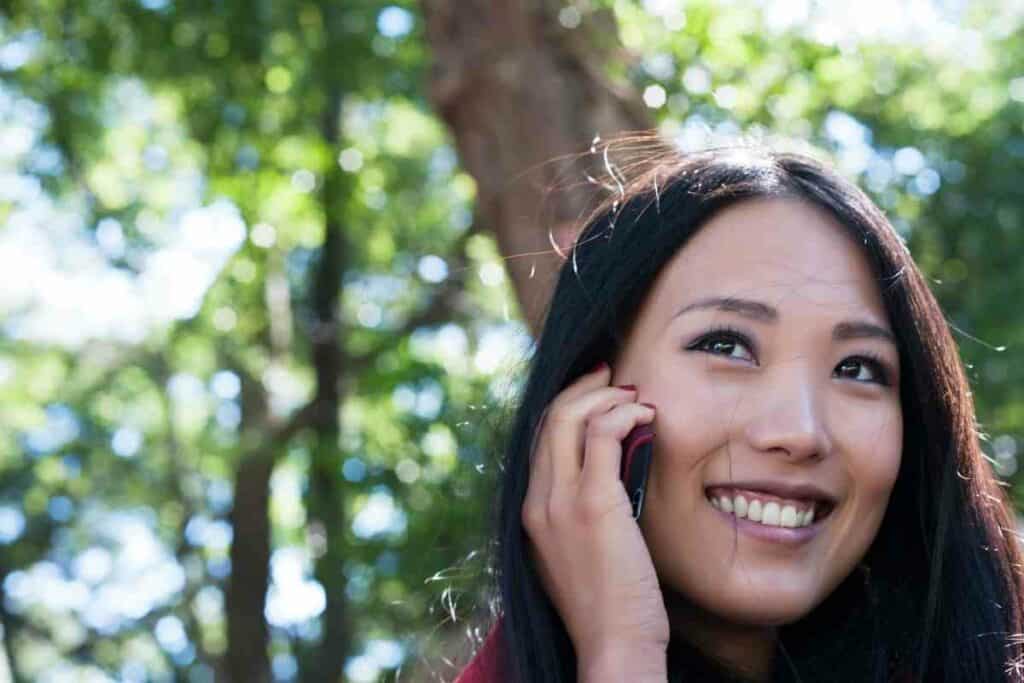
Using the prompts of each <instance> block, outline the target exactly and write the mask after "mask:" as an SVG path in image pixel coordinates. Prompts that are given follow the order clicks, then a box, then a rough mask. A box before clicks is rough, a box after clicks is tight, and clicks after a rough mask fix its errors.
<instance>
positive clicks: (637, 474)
mask: <svg viewBox="0 0 1024 683" xmlns="http://www.w3.org/2000/svg"><path fill="white" fill-rule="evenodd" d="M653 456H654V428H653V427H652V426H651V425H649V424H645V425H639V426H637V427H634V428H633V431H631V432H630V433H629V434H628V435H626V438H625V439H624V440H623V441H622V466H621V469H620V472H619V478H620V479H622V483H623V485H624V486H625V487H626V493H627V494H629V502H630V503H631V504H632V506H633V519H637V520H639V519H640V513H641V512H642V511H643V508H644V496H646V495H647V477H648V475H649V474H650V471H651V458H652V457H653Z"/></svg>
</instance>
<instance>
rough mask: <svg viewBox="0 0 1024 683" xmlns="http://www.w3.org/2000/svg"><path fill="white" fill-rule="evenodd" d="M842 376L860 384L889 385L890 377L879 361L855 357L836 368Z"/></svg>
mask: <svg viewBox="0 0 1024 683" xmlns="http://www.w3.org/2000/svg"><path fill="white" fill-rule="evenodd" d="M836 372H838V373H839V375H840V376H842V377H846V378H847V379H852V380H855V381H858V382H869V383H870V382H874V383H876V384H882V385H888V384H889V377H888V373H886V371H885V368H883V367H882V364H881V363H879V362H878V361H877V360H873V359H871V358H862V357H860V356H854V357H852V358H847V359H846V360H844V361H843V362H842V363H840V364H839V366H838V367H837V368H836Z"/></svg>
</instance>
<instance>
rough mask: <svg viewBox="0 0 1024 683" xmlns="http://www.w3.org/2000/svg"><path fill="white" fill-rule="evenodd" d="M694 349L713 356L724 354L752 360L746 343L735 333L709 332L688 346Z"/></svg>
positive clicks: (752, 357) (752, 356)
mask: <svg viewBox="0 0 1024 683" xmlns="http://www.w3.org/2000/svg"><path fill="white" fill-rule="evenodd" d="M690 348H691V349H693V350H694V351H703V352H705V353H710V354H711V355H713V356H726V357H728V358H740V359H742V360H749V361H753V360H754V355H753V354H752V353H750V348H749V345H748V343H747V342H746V341H745V340H744V339H742V338H741V337H739V336H737V335H736V334H722V333H717V334H709V335H707V336H706V337H702V338H701V339H699V340H698V341H697V343H696V344H694V345H693V346H691V347H690Z"/></svg>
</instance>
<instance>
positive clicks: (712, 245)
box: [649, 198, 886, 323]
mask: <svg viewBox="0 0 1024 683" xmlns="http://www.w3.org/2000/svg"><path fill="white" fill-rule="evenodd" d="M709 296H717V297H741V298H744V299H754V300H764V301H766V302H771V305H772V306H773V307H775V308H777V309H778V310H779V311H780V317H785V315H786V311H787V309H791V310H792V311H793V312H794V313H806V312H813V309H814V308H815V307H824V308H825V309H826V310H830V309H834V311H835V312H836V313H839V312H840V311H841V312H842V313H850V312H861V313H863V314H874V316H875V317H877V318H878V322H880V323H881V322H884V321H885V320H886V315H885V308H884V306H883V304H882V300H881V293H880V291H879V288H878V285H877V283H876V279H875V276H874V274H873V273H872V271H871V269H870V267H869V265H868V262H867V258H866V256H865V254H864V253H863V250H862V249H861V248H860V247H858V246H857V245H856V244H855V243H854V241H853V238H852V237H851V236H850V235H849V234H848V233H847V232H846V230H845V229H844V228H843V226H842V225H840V224H839V223H838V222H837V221H836V220H835V219H834V218H833V217H832V216H831V215H829V214H828V213H827V212H825V211H824V210H822V209H819V208H817V207H814V206H812V205H810V204H808V203H806V202H803V201H800V200H797V199H789V198H786V199H782V198H770V199H756V200H749V201H745V202H742V203H739V204H736V205H734V206H732V207H729V208H727V209H724V210H723V211H721V212H720V213H718V214H717V215H715V217H714V218H712V219H711V220H710V221H708V223H707V224H705V225H704V226H702V227H701V228H700V229H699V230H698V231H697V233H696V234H695V235H694V236H693V237H692V238H691V239H690V240H689V241H688V242H687V244H686V245H685V246H684V247H683V248H682V249H681V250H680V251H679V253H678V254H676V255H675V256H674V257H673V258H672V260H671V261H669V263H668V264H667V265H666V267H665V269H664V270H663V271H662V273H661V274H660V275H659V277H658V279H657V281H656V282H655V286H654V291H653V292H652V296H651V298H650V299H649V303H650V304H651V306H652V307H653V308H654V309H656V310H657V313H659V314H661V315H664V314H665V313H666V311H667V309H669V308H673V307H676V308H678V306H680V305H685V304H686V303H687V302H692V301H696V300H699V299H703V298H706V297H709ZM652 312H654V311H652ZM673 314H674V313H673Z"/></svg>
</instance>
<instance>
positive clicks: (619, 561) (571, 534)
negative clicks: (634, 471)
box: [522, 364, 669, 680]
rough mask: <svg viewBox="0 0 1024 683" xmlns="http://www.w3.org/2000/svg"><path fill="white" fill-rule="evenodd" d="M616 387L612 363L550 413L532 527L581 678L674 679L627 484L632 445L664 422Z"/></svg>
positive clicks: (527, 511) (661, 608) (530, 494)
mask: <svg viewBox="0 0 1024 683" xmlns="http://www.w3.org/2000/svg"><path fill="white" fill-rule="evenodd" d="M610 380H611V371H610V369H609V367H608V365H607V364H602V365H601V366H599V367H598V368H596V369H595V370H594V371H592V372H590V373H588V374H586V375H584V376H583V377H581V378H580V379H579V380H577V381H576V382H575V383H573V384H571V385H569V386H568V387H566V388H565V389H564V390H563V391H562V392H561V393H560V394H558V396H556V397H555V399H554V400H553V401H552V402H551V405H549V406H548V410H547V412H546V413H545V416H544V418H543V419H542V422H541V424H540V426H539V431H538V434H537V438H536V439H535V444H534V452H533V454H532V461H531V465H530V484H529V488H528V489H527V492H526V500H525V502H524V504H523V517H522V519H523V526H524V527H525V528H526V532H527V535H528V536H529V538H530V541H531V546H532V552H533V557H534V560H535V563H536V565H537V567H538V570H539V573H540V577H541V581H542V583H543V585H544V588H545V590H546V591H547V593H548V595H549V596H550V597H551V600H552V602H553V603H554V605H555V608H556V609H557V610H558V613H559V614H560V615H561V617H562V621H563V622H564V623H565V626H566V629H567V630H568V633H569V636H570V638H571V639H572V642H573V645H574V646H575V648H576V657H577V662H578V667H577V668H578V670H579V673H580V678H581V680H584V679H586V680H601V679H604V678H605V674H609V675H610V674H614V673H615V671H613V670H614V669H619V670H620V671H619V672H618V673H620V674H625V675H626V678H628V680H655V679H660V680H665V676H664V671H665V650H666V648H667V646H668V639H669V625H668V615H667V613H666V611H665V604H664V602H663V600H662V595H661V589H660V587H659V585H658V577H657V574H656V573H655V570H654V563H653V562H652V561H651V555H650V552H649V551H648V549H647V544H646V543H645V541H644V538H643V535H642V534H641V532H640V527H639V526H637V523H636V521H635V520H634V519H633V516H632V510H631V507H630V501H629V496H628V495H627V494H626V489H625V487H624V486H623V485H622V482H621V480H620V479H619V467H620V461H621V459H622V440H623V439H625V438H626V435H627V434H629V432H630V431H631V430H632V429H633V427H635V426H637V425H640V424H646V423H649V422H651V421H652V420H654V413H655V411H654V407H653V406H650V405H645V404H643V403H637V402H636V398H637V393H636V389H635V388H633V387H612V386H609V385H608V384H609V381H610ZM656 653H660V655H658V654H656ZM652 660H653V661H652ZM638 669H640V670H638ZM638 674H639V675H638ZM607 680H612V678H610V677H609V678H607ZM618 680H625V679H618Z"/></svg>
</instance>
